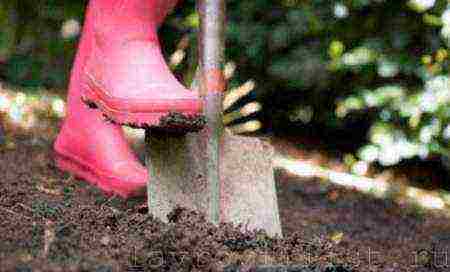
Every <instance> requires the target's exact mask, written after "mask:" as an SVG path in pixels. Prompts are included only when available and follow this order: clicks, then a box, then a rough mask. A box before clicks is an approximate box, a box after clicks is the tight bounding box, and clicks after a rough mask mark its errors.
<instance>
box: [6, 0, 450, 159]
mask: <svg viewBox="0 0 450 272" xmlns="http://www.w3.org/2000/svg"><path fill="white" fill-rule="evenodd" d="M85 4H86V1H56V0H46V1H44V0H40V1H31V0H20V1H19V0H15V1H3V2H2V3H0V29H2V32H1V33H0V63H1V67H0V77H1V78H2V79H4V80H7V81H9V82H12V83H14V84H19V85H25V86H41V85H44V86H47V87H59V88H61V87H64V86H65V84H66V82H67V78H68V71H69V69H70V65H71V62H72V58H73V56H74V53H75V48H76V39H77V37H78V31H79V29H80V25H81V22H82V19H83V9H84V6H85ZM227 5H228V28H227V58H228V61H229V62H230V63H233V64H235V66H236V67H237V73H236V76H235V77H233V79H232V81H231V82H230V87H237V86H239V85H241V84H242V83H244V82H246V81H247V80H249V79H252V80H254V81H255V82H256V90H255V92H254V93H253V94H252V98H255V97H256V99H259V100H261V101H262V102H263V103H264V109H265V111H264V115H263V116H262V118H263V119H264V120H265V121H267V123H269V124H271V128H272V129H273V130H274V131H275V132H277V133H278V132H280V133H281V132H283V133H285V134H286V133H287V134H302V133H303V134H304V133H311V134H312V135H316V136H317V135H318V136H321V137H331V138H332V140H333V141H335V142H344V143H345V142H346V143H348V144H349V145H351V146H352V150H353V151H355V153H356V156H358V157H359V158H360V159H362V160H365V161H369V162H372V161H378V162H381V163H382V164H383V165H392V164H396V163H398V162H399V161H400V160H402V159H408V158H412V157H415V156H419V157H422V158H426V157H428V156H430V154H440V155H444V156H448V154H449V145H448V143H449V139H450V126H449V124H448V120H449V119H450V107H449V103H450V90H449V89H450V87H449V84H450V83H449V77H448V72H449V71H448V64H449V56H448V54H449V51H448V44H449V43H450V6H449V5H448V1H447V0H408V1H402V0H398V1H387V0H339V1H335V0H314V1H307V0H272V1H269V0H252V1H238V0H228V1H227ZM197 27H198V16H197V15H196V14H195V8H194V1H193V0H185V1H184V5H183V6H182V7H180V8H179V9H177V11H176V12H175V13H174V14H172V15H171V16H170V18H169V20H168V21H167V22H166V24H165V26H164V27H163V28H162V29H161V34H162V39H163V41H164V44H165V45H166V47H165V51H166V53H173V52H176V51H177V50H180V48H181V49H182V50H187V51H188V52H184V51H182V53H183V54H181V53H180V52H179V53H180V54H178V55H176V58H175V59H177V58H181V59H182V58H183V57H184V56H185V55H184V53H187V54H186V56H187V57H186V59H185V61H184V62H182V63H181V64H180V65H177V66H176V67H175V65H174V68H175V71H176V73H177V74H178V75H179V76H180V77H184V79H186V80H189V79H191V78H192V75H193V71H194V68H195V65H196V61H195V57H196V54H195V52H196V49H195V31H196V28H197ZM188 45H191V46H188ZM341 132H342V133H341ZM336 135H337V136H339V135H340V136H342V137H341V138H336ZM344 136H345V137H344Z"/></svg>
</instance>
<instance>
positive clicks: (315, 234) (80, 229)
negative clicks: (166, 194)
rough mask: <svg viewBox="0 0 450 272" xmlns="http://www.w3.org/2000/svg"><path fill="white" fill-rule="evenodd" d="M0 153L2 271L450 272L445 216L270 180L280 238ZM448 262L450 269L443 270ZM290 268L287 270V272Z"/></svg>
mask: <svg viewBox="0 0 450 272" xmlns="http://www.w3.org/2000/svg"><path fill="white" fill-rule="evenodd" d="M30 137H31V136H23V137H18V136H17V137H15V145H14V146H9V147H7V148H6V147H5V148H3V149H2V151H0V179H1V181H2V186H1V187H0V233H1V234H0V271H103V272H105V271H327V272H331V271H341V272H344V271H383V272H384V271H386V272H387V271H448V269H449V266H446V261H447V260H446V259H445V257H446V255H445V254H444V253H446V251H448V250H450V220H449V217H448V216H447V215H445V214H444V213H443V212H428V211H424V210H421V209H419V208H417V207H411V206H405V205H399V204H396V203H394V202H392V201H389V200H385V199H375V198H371V197H370V196H367V195H363V194H360V193H358V192H355V191H352V190H349V189H344V188H341V187H336V186H333V185H329V184H323V183H321V182H318V181H316V180H305V179H299V178H298V177H293V176H290V175H289V174H288V173H285V172H283V171H281V170H279V171H276V179H277V181H278V191H279V203H280V213H281V221H282V225H283V231H284V238H270V237H267V236H266V235H265V234H264V233H263V232H250V231H248V232H244V233H243V232H241V231H239V229H240V228H239V226H233V225H231V224H225V223H223V224H221V225H220V226H214V225H211V224H210V223H208V222H207V221H206V220H205V218H204V217H203V216H202V215H201V214H197V213H196V212H193V211H188V210H185V209H183V208H181V207H179V208H177V209H175V210H174V211H172V213H171V214H170V215H169V220H170V222H169V223H168V224H165V223H162V222H160V221H158V220H157V219H154V218H153V217H152V216H150V215H148V213H147V212H148V209H147V207H146V200H145V199H142V198H140V199H131V200H128V201H124V200H121V199H119V198H116V197H111V198H107V197H105V196H103V195H102V194H101V192H99V191H98V190H97V189H95V188H93V187H91V186H89V185H87V184H86V183H84V182H81V181H79V180H77V179H75V178H73V177H72V176H70V175H68V174H65V173H62V172H60V171H59V170H57V169H56V168H55V165H54V162H53V159H52V153H51V141H48V140H35V139H34V138H30ZM449 262H450V261H449ZM288 268H289V269H288Z"/></svg>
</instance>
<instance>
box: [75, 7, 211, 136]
mask: <svg viewBox="0 0 450 272" xmlns="http://www.w3.org/2000/svg"><path fill="white" fill-rule="evenodd" d="M176 2H177V1H175V0H91V2H90V9H91V12H90V13H89V14H88V15H87V19H88V20H89V21H90V22H92V25H93V33H92V34H93V36H94V37H95V38H94V39H92V40H91V44H90V46H91V47H90V48H91V50H90V51H89V53H88V56H87V62H86V66H84V69H83V71H82V73H81V74H82V75H81V81H82V82H83V100H84V101H85V102H86V103H87V104H89V105H91V106H93V107H98V108H99V109H100V110H101V111H102V112H103V113H104V114H105V115H106V116H107V117H108V118H109V119H110V120H111V121H113V122H115V123H118V124H124V125H129V126H133V127H143V128H157V129H165V128H167V129H171V128H180V129H181V130H182V129H186V130H188V131H190V130H193V131H195V130H198V129H200V128H201V127H202V126H203V125H204V124H203V123H202V119H203V118H202V117H201V116H200V113H201V109H202V102H201V100H200V98H199V96H198V93H196V92H193V91H190V90H187V89H186V88H185V87H184V86H182V85H181V84H180V83H179V82H178V80H177V79H176V78H175V77H174V75H173V74H172V73H171V71H170V70H169V67H168V66H167V64H166V62H165V60H164V58H163V55H162V53H161V48H160V44H159V41H158V36H157V27H158V25H159V24H160V23H161V21H162V20H163V19H164V18H165V16H166V14H167V13H168V11H169V10H170V9H171V8H172V7H173V6H174V5H175V4H176ZM168 120H170V122H167V121H168ZM169 123H170V124H169Z"/></svg>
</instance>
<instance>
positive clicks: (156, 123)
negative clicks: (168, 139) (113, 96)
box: [81, 90, 206, 134]
mask: <svg viewBox="0 0 450 272" xmlns="http://www.w3.org/2000/svg"><path fill="white" fill-rule="evenodd" d="M81 99H82V101H83V102H84V103H85V104H86V105H88V106H89V107H91V108H97V109H99V110H100V111H101V112H102V113H103V115H104V116H105V117H106V120H108V121H110V122H113V123H115V124H120V125H125V126H129V127H133V128H143V129H148V130H157V131H167V132H171V133H180V134H185V133H189V132H198V131H200V130H202V129H203V128H204V127H205V125H206V117H205V116H204V115H201V114H198V112H197V111H186V110H184V111H182V112H177V111H170V110H168V111H160V112H159V111H153V112H129V111H122V110H118V109H113V108H111V107H109V106H108V105H106V103H105V102H104V101H103V100H102V99H100V97H99V96H98V95H97V94H96V92H95V91H92V90H86V91H85V94H84V95H83V96H82V98H81ZM186 105H189V102H186ZM184 108H188V107H184Z"/></svg>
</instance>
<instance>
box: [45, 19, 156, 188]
mask: <svg viewBox="0 0 450 272" xmlns="http://www.w3.org/2000/svg"><path fill="white" fill-rule="evenodd" d="M90 12H91V11H88V13H90ZM91 25H92V24H91V22H90V19H89V18H88V19H87V20H86V22H85V27H84V30H83V35H82V38H81V42H80V45H79V48H78V53H77V56H76V59H75V64H74V67H73V69H72V75H71V80H70V86H69V94H68V103H67V105H68V107H67V110H68V112H67V116H66V119H65V120H64V124H63V126H62V128H61V131H60V133H59V135H58V138H57V140H56V142H55V144H54V149H55V153H56V154H55V156H56V162H57V165H58V167H59V168H60V169H62V170H65V171H68V172H70V173H72V174H74V175H75V176H78V177H81V178H83V179H85V180H86V181H87V182H89V183H91V184H93V185H96V186H98V187H99V188H101V189H102V190H103V191H104V192H106V193H108V194H118V195H120V196H122V197H129V196H133V195H137V194H141V193H145V187H146V184H147V178H148V175H147V171H146V169H145V168H144V167H143V166H142V165H141V164H140V163H139V161H138V160H137V158H136V156H135V155H134V154H133V153H132V151H131V149H130V148H129V146H128V143H127V141H126V139H125V137H124V134H123V131H122V128H121V127H120V126H119V125H115V124H112V123H110V122H106V121H105V119H104V117H103V115H102V113H101V112H100V111H98V110H93V109H89V108H88V107H87V106H86V105H85V104H84V103H83V102H82V101H81V95H82V85H81V80H80V78H81V77H82V71H83V68H84V66H85V63H86V58H87V54H88V53H89V52H90V51H91V41H92V38H93V36H92V33H93V32H92V28H91Z"/></svg>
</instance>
